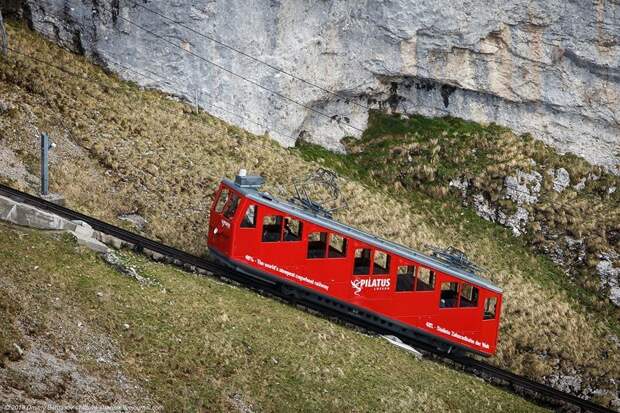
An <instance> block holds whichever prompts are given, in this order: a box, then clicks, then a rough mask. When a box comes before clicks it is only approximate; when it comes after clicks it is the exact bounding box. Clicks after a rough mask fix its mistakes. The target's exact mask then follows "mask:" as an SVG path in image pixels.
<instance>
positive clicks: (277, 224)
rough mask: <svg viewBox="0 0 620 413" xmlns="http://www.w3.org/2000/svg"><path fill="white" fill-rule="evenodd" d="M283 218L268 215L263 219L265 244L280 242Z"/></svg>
mask: <svg viewBox="0 0 620 413" xmlns="http://www.w3.org/2000/svg"><path fill="white" fill-rule="evenodd" d="M281 228H282V217H281V216H279V215H266V216H265V217H264V218H263V242H276V241H280V231H281Z"/></svg>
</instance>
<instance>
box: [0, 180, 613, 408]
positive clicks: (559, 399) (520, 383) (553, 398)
mask: <svg viewBox="0 0 620 413" xmlns="http://www.w3.org/2000/svg"><path fill="white" fill-rule="evenodd" d="M0 195H4V196H6V197H9V198H11V199H14V200H16V201H18V202H23V203H26V204H28V205H31V206H34V207H37V208H39V209H42V210H45V211H48V212H52V213H54V214H56V215H59V216H61V217H63V218H66V219H69V220H80V221H84V222H86V223H88V224H89V225H90V226H91V227H92V228H93V229H95V230H97V231H100V232H102V233H104V234H107V235H110V236H113V237H116V238H118V239H120V240H122V241H124V242H127V243H129V244H131V245H133V248H134V249H135V250H136V251H142V250H143V249H145V248H148V249H149V250H151V251H154V252H157V253H159V254H162V255H164V256H166V257H168V258H169V259H171V260H174V262H175V263H176V264H178V265H180V266H183V267H186V268H187V267H188V266H189V267H190V268H191V267H193V268H195V269H201V270H204V271H207V272H209V273H213V274H216V275H219V276H222V277H224V278H226V279H228V280H232V281H235V282H238V283H240V284H243V285H245V286H247V287H249V288H251V289H254V290H258V291H261V292H264V293H268V294H271V295H274V296H277V297H281V298H284V299H285V300H287V301H289V302H296V303H299V304H301V305H303V306H304V307H306V308H309V309H312V310H314V311H318V312H319V313H321V314H323V315H324V316H329V317H335V318H338V319H339V320H342V321H345V322H349V323H351V324H354V325H357V326H360V327H362V328H364V329H365V330H368V331H371V332H375V333H378V334H394V332H393V331H389V330H386V329H385V328H382V327H381V325H380V323H374V322H372V320H371V319H370V320H369V319H368V318H364V317H362V316H361V315H360V314H357V313H356V312H352V311H346V310H343V309H342V308H339V306H337V305H333V303H330V302H329V300H325V299H324V298H321V297H319V296H312V294H309V293H308V292H307V291H305V292H303V293H302V294H293V295H290V294H286V293H285V292H283V290H282V289H281V288H280V286H279V285H278V284H274V283H272V282H268V281H264V280H259V279H257V278H253V277H248V276H246V275H245V274H242V273H240V272H237V271H234V270H232V269H231V268H229V267H227V266H225V265H222V264H219V263H216V262H212V261H210V260H207V259H205V258H201V257H198V256H195V255H193V254H189V253H187V252H185V251H182V250H179V249H177V248H174V247H171V246H168V245H165V244H162V243H160V242H158V241H154V240H152V239H149V238H146V237H143V236H141V235H138V234H135V233H133V232H131V231H127V230H125V229H122V228H119V227H117V226H115V225H112V224H109V223H107V222H104V221H101V220H98V219H96V218H92V217H90V216H88V215H84V214H81V213H79V212H76V211H73V210H71V209H69V208H66V207H63V206H59V205H56V204H53V203H51V202H48V201H46V200H44V199H41V198H39V197H36V196H33V195H30V194H27V193H25V192H21V191H18V190H16V189H13V188H11V187H8V186H5V185H1V184H0ZM400 339H401V340H402V341H403V342H404V343H407V344H409V345H411V346H414V347H416V348H418V349H420V350H423V351H425V352H427V353H430V354H432V355H434V356H435V357H438V358H442V359H448V360H450V361H451V362H452V363H454V364H456V365H458V366H460V367H462V368H463V369H465V370H467V371H470V372H474V373H476V374H478V375H481V376H483V377H486V378H491V379H492V381H493V382H496V383H498V382H499V383H504V384H507V385H509V386H511V387H512V388H513V389H519V390H520V391H521V393H526V394H528V395H530V396H531V397H533V398H535V399H536V400H538V401H539V402H542V403H544V404H545V405H548V406H552V405H555V406H556V407H557V406H558V405H559V406H561V405H562V404H564V405H565V404H569V405H572V406H575V407H578V408H579V409H581V411H586V412H613V411H612V410H610V409H607V408H605V407H603V406H600V405H597V404H595V403H592V402H590V401H587V400H584V399H581V398H579V397H576V396H574V395H572V394H569V393H565V392H562V391H560V390H557V389H554V388H553V387H550V386H547V385H545V384H542V383H538V382H535V381H533V380H530V379H528V378H525V377H522V376H519V375H517V374H514V373H511V372H509V371H507V370H503V369H500V368H498V367H495V366H493V365H490V364H488V363H485V362H484V361H481V360H478V359H476V358H473V357H470V356H465V355H462V354H448V353H445V352H441V351H439V350H437V348H435V347H434V346H432V345H429V344H427V343H424V342H419V341H417V340H414V339H412V338H411V337H404V336H401V337H400Z"/></svg>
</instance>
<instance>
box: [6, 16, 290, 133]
mask: <svg viewBox="0 0 620 413" xmlns="http://www.w3.org/2000/svg"><path fill="white" fill-rule="evenodd" d="M49 14H51V15H54V16H56V17H59V18H60V17H61V16H59V15H57V14H54V13H51V12H50V13H49ZM79 26H80V27H81V28H82V29H84V27H83V25H79ZM39 31H40V32H42V33H44V34H47V35H48V36H50V37H54V36H56V33H52V32H50V31H48V30H44V29H43V28H40V29H39ZM16 53H19V52H17V51H16ZM19 54H22V55H23V53H19ZM98 54H101V55H103V56H104V57H105V58H106V59H108V60H109V62H110V63H113V64H115V65H118V66H120V67H122V68H124V69H125V70H128V71H130V72H133V73H136V74H138V75H139V76H142V77H144V78H146V79H150V80H152V81H153V82H156V83H157V81H156V80H155V79H153V78H152V77H149V76H147V75H145V74H143V73H141V72H139V71H137V70H135V69H132V68H130V67H127V66H125V65H123V64H121V63H119V62H118V61H114V59H112V58H110V56H109V55H106V54H104V53H101V52H98ZM33 58H34V57H33ZM39 61H41V62H42V63H45V64H50V65H51V63H49V62H45V61H42V60H40V59H39ZM56 68H57V69H59V70H65V71H66V69H63V68H60V67H56ZM144 70H146V71H148V72H150V73H151V74H153V75H154V76H156V77H158V78H159V79H161V80H163V81H164V83H166V84H168V85H173V86H176V88H177V89H183V88H182V87H181V86H180V85H179V83H178V82H176V81H171V80H170V79H168V78H166V77H165V76H163V75H160V74H158V73H156V72H154V71H152V70H150V69H146V68H145V69H144ZM69 74H71V75H74V76H79V75H78V74H75V73H69ZM115 89H116V90H120V89H119V88H115ZM173 89H174V88H173ZM173 91H174V92H176V93H178V94H179V95H180V96H182V95H183V93H181V92H180V91H179V90H173ZM201 93H205V92H204V90H202V89H201ZM185 94H187V95H190V94H191V93H190V92H189V91H188V90H185ZM205 95H207V96H210V97H212V98H214V99H216V97H215V96H213V95H212V94H210V93H208V92H206V93H205ZM205 103H206V104H207V105H209V106H212V107H215V108H218V109H221V110H223V111H225V112H227V113H230V114H232V115H233V116H236V117H238V118H240V119H244V120H246V121H248V122H250V123H253V124H255V125H258V126H260V127H262V128H265V129H266V130H267V131H271V132H275V133H277V134H278V135H281V136H283V137H285V138H288V139H291V140H293V141H294V140H295V138H294V137H292V136H291V135H289V134H287V133H284V132H281V131H279V130H278V129H274V128H270V127H267V126H266V124H267V123H268V122H267V121H266V120H265V119H263V120H262V122H263V123H258V122H257V121H254V120H252V119H250V118H246V117H243V116H241V115H239V114H238V113H236V112H235V113H233V112H231V111H229V110H226V109H224V108H221V107H220V106H217V105H215V104H212V103H209V102H205ZM221 103H223V104H225V105H227V106H230V107H232V108H233V109H237V107H236V106H235V105H234V104H231V103H227V102H221Z"/></svg>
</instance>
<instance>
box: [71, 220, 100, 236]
mask: <svg viewBox="0 0 620 413" xmlns="http://www.w3.org/2000/svg"><path fill="white" fill-rule="evenodd" d="M71 222H73V223H74V224H76V225H75V229H74V230H73V232H74V233H75V234H78V235H79V236H80V237H84V238H92V237H93V233H94V231H93V227H91V226H90V225H88V224H87V223H86V222H84V221H79V220H75V221H71Z"/></svg>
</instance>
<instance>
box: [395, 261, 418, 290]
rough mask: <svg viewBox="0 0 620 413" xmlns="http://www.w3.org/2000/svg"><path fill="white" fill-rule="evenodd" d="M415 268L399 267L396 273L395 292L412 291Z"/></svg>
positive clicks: (408, 266) (409, 266) (411, 266)
mask: <svg viewBox="0 0 620 413" xmlns="http://www.w3.org/2000/svg"><path fill="white" fill-rule="evenodd" d="M414 275H415V266H413V265H399V266H398V269H397V271H396V291H413V279H414Z"/></svg>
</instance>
